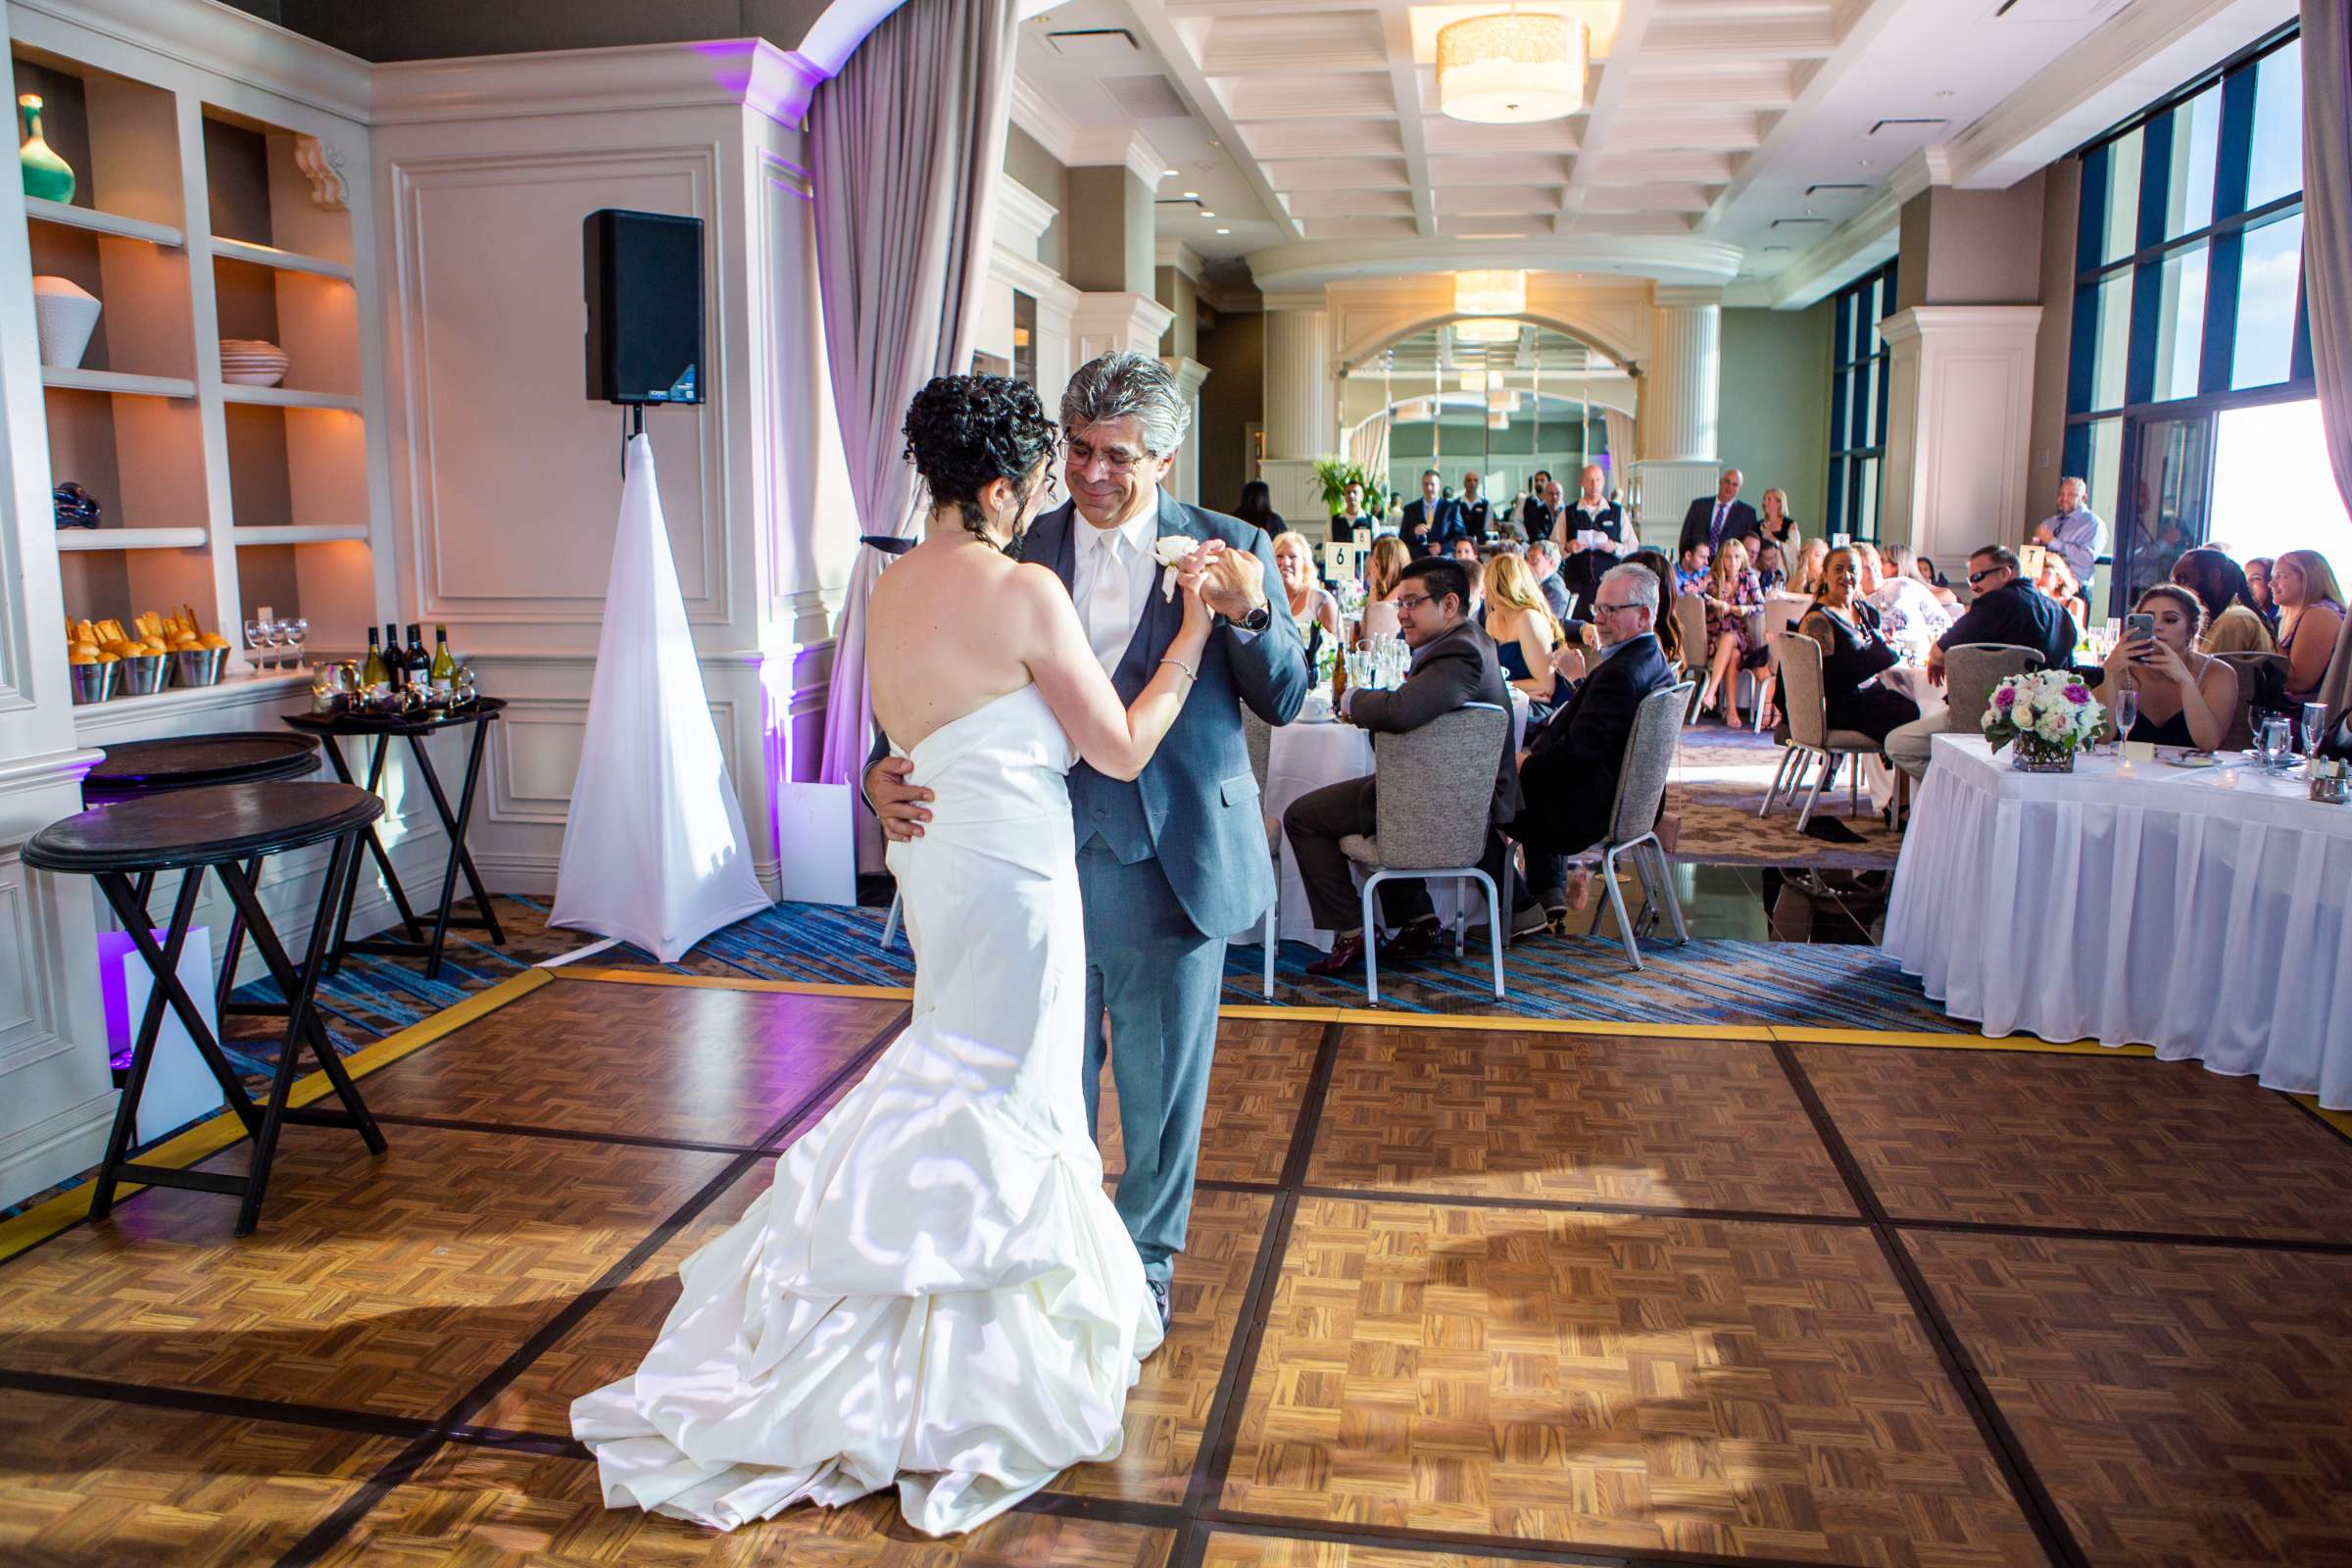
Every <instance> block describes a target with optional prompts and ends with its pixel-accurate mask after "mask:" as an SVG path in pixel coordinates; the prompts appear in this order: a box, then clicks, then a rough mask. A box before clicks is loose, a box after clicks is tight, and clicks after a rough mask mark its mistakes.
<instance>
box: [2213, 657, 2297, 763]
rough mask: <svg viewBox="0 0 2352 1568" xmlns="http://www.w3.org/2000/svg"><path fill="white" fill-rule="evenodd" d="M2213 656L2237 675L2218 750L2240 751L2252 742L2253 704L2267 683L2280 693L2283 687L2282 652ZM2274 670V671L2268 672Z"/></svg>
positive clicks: (2284, 680) (2284, 662)
mask: <svg viewBox="0 0 2352 1568" xmlns="http://www.w3.org/2000/svg"><path fill="white" fill-rule="evenodd" d="M2213 657H2214V658H2216V659H2218V660H2220V661H2221V662H2223V663H2225V664H2228V665H2229V668H2230V671H2231V673H2233V674H2235V675H2236V676H2237V705H2236V711H2234V712H2232V713H2231V714H2230V715H2229V729H2228V730H2227V731H2226V732H2225V733H2224V734H2223V736H2222V750H2223V751H2225V752H2232V751H2234V752H2242V751H2244V750H2245V749H2246V748H2247V747H2249V746H2252V745H2253V744H2254V705H2255V704H2256V703H2257V702H2259V701H2260V700H2261V698H2262V692H2263V688H2264V687H2265V686H2268V687H2270V688H2272V689H2273V690H2274V691H2277V692H2278V693H2280V694H2281V698H2282V699H2283V694H2284V693H2285V691H2286V668H2287V665H2286V656H2285V655H2284V654H2255V653H2243V654H2216V655H2214V656H2213ZM2272 672H2275V673H2272Z"/></svg>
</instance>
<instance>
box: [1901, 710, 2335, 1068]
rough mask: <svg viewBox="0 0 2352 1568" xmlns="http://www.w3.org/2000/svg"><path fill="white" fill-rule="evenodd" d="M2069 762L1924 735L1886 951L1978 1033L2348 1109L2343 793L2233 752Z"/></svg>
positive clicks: (1963, 738) (1967, 739)
mask: <svg viewBox="0 0 2352 1568" xmlns="http://www.w3.org/2000/svg"><path fill="white" fill-rule="evenodd" d="M2075 766H2076V771H2075V772H2073V773H2071V774H2034V773H2020V772H2016V771H2014V770H2012V769H2011V768H2010V766H2009V761H2008V759H2007V757H2005V756H2003V757H1998V758H1996V757H1994V756H1993V755H1992V754H1991V753H1990V751H1989V749H1988V748H1987V747H1986V745H1985V741H1984V739H1983V738H1982V737H1980V736H1972V735H1938V736H1936V758H1935V761H1934V763H1933V764H1932V765H1931V766H1930V767H1929V768H1928V776H1927V780H1926V782H1925V783H1924V784H1922V785H1921V787H1920V793H1919V804H1918V806H1917V807H1916V808H1914V809H1913V812H1912V817H1911V828H1910V831H1909V832H1908V833H1907V834H1906V835H1905V836H1904V839H1903V853H1902V858H1901V859H1900V860H1899V861H1898V862H1897V863H1896V866H1895V873H1894V894H1893V898H1892V900H1891V901H1890V903H1889V904H1888V907H1887V935H1886V938H1885V942H1884V946H1885V948H1886V951H1887V954H1888V955H1890V956H1892V957H1894V958H1895V959H1896V960H1897V961H1898V962H1899V963H1900V964H1901V965H1902V967H1903V969H1904V970H1905V971H1906V972H1908V973H1911V974H1915V975H1918V976H1919V977H1920V980H1921V983H1922V984H1923V985H1924V986H1925V988H1926V990H1927V993H1928V995H1929V996H1930V997H1932V998H1934V999H1936V1001H1938V1002H1941V1003H1942V1004H1943V1005H1944V1010H1945V1011H1947V1012H1948V1013H1950V1014H1951V1016H1953V1017H1955V1018H1965V1019H1968V1020H1970V1021H1972V1022H1978V1023H1981V1024H1983V1026H1984V1030H1985V1034H1987V1035H1995V1036H1997V1035H2005V1034H2008V1033H2010V1032H2011V1031H2013V1030H2020V1029H2022V1030H2026V1031H2028V1032H2030V1033H2033V1034H2035V1035H2039V1036H2040V1037H2041V1038H2042V1039H2044V1040H2057V1041H2067V1040H2083V1039H2089V1040H2097V1041H2099V1042H2100V1043H2102V1044H2104V1045H2110V1046H2119V1045H2150V1046H2154V1047H2155V1048H2156V1054H2158V1055H2160V1056H2163V1057H2165V1058H2166V1059H2168V1060H2176V1059H2181V1058H2193V1059H2195V1060H2199V1061H2202V1062H2204V1063H2205V1065H2206V1066H2208V1067H2210V1068H2212V1069H2213V1070H2214V1071H2215V1072H2219V1073H2226V1074H2229V1075H2230V1076H2232V1077H2242V1076H2246V1075H2249V1074H2250V1075H2253V1076H2256V1077H2259V1078H2260V1079H2261V1080H2262V1082H2263V1083H2264V1084H2266V1085H2268V1086H2269V1087H2271V1088H2273V1089H2281V1090H2287V1091H2291V1092H2293V1093H2297V1094H2316V1095H2318V1096H2319V1097H2320V1103H2322V1104H2324V1105H2327V1106H2329V1107H2330V1108H2333V1109H2339V1110H2341V1109H2347V1108H2352V893H2348V892H2347V890H2352V812H2348V811H2346V810H2345V809H2343V808H2341V807H2334V806H2319V805H2314V804H2313V803H2312V801H2311V800H2310V799H2309V797H2308V792H2307V788H2306V786H2305V784H2304V782H2303V781H2302V780H2301V779H2299V778H2274V777H2267V776H2264V775H2262V774H2260V773H2257V772H2255V771H2253V770H2251V769H2244V768H2238V769H2231V770H2229V771H2227V772H2225V771H2224V770H2222V769H2218V768H2207V769H2184V768H2176V767H2168V766H2165V765H2164V764H2162V763H2160V762H2138V763H2134V764H2133V765H2132V771H2131V773H2129V774H2126V773H2123V772H2122V771H2121V770H2120V768H2119V766H2118V764H2117V763H2116V762H2115V761H2114V760H2112V759H2108V758H2090V759H2081V758H2079V759H2077V760H2076V764H2075ZM2227 780H2233V782H2226V781H2227Z"/></svg>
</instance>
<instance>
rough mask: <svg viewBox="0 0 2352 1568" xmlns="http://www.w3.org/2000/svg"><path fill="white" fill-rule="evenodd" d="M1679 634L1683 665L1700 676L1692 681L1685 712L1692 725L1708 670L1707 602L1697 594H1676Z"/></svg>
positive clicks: (1676, 627)
mask: <svg viewBox="0 0 2352 1568" xmlns="http://www.w3.org/2000/svg"><path fill="white" fill-rule="evenodd" d="M1668 613H1669V614H1671V615H1673V616H1674V630H1675V635H1676V636H1678V637H1680V638H1681V639H1682V642H1683V668H1684V669H1685V670H1687V671H1689V672H1690V673H1691V675H1692V676H1694V677H1696V678H1695V679H1693V680H1692V681H1691V683H1690V684H1691V703H1690V708H1689V710H1688V711H1686V712H1685V713H1684V715H1683V722H1684V723H1686V724H1688V723H1690V722H1691V720H1692V719H1694V718H1696V717H1697V716H1698V692H1699V687H1700V685H1701V684H1703V683H1704V681H1705V679H1706V673H1707V602H1706V601H1705V600H1704V599H1701V598H1700V597H1699V596H1698V595H1696V594H1676V595H1675V596H1674V605H1673V608H1672V609H1671V610H1670V611H1668Z"/></svg>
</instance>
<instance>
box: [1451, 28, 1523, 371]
mask: <svg viewBox="0 0 2352 1568" xmlns="http://www.w3.org/2000/svg"><path fill="white" fill-rule="evenodd" d="M1456 25H1457V26H1458V25H1460V24H1458V23H1457V24H1456ZM1453 308H1454V310H1455V311H1456V312H1457V313H1459V314H1460V315H1462V316H1464V317H1467V318H1469V319H1467V320H1460V321H1456V322H1454V323H1453V340H1454V341H1455V342H1456V343H1508V342H1510V341H1511V340H1512V339H1514V338H1516V337H1517V336H1518V335H1519V323H1518V322H1517V321H1516V320H1513V319H1511V318H1513V317H1517V316H1523V315H1525V314H1526V312H1527V274H1526V273H1525V272H1522V271H1517V270H1508V269H1495V270H1483V271H1470V272H1456V273H1454V274H1453Z"/></svg>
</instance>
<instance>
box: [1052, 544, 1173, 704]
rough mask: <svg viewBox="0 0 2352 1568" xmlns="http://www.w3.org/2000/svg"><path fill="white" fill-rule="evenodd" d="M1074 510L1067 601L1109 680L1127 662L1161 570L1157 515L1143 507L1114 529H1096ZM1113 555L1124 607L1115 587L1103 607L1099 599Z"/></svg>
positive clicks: (1102, 601) (1101, 599)
mask: <svg viewBox="0 0 2352 1568" xmlns="http://www.w3.org/2000/svg"><path fill="white" fill-rule="evenodd" d="M1072 510H1073V515H1072V516H1071V518H1070V526H1071V527H1073V528H1075V529H1077V530H1078V561H1077V567H1076V570H1075V572H1074V574H1073V580H1072V581H1071V584H1070V597H1071V599H1072V600H1074V601H1076V603H1077V606H1078V619H1079V622H1080V624H1082V625H1084V626H1085V627H1086V640H1087V641H1088V642H1089V643H1090V644H1092V645H1093V647H1094V650H1095V658H1096V659H1097V660H1099V661H1100V662H1102V665H1103V673H1104V674H1106V675H1107V674H1110V673H1112V672H1113V671H1115V670H1116V669H1117V668H1118V667H1119V661H1120V660H1122V659H1124V658H1126V657H1127V645H1128V644H1129V643H1131V642H1133V641H1134V640H1135V629H1136V627H1138V626H1140V625H1142V624H1143V620H1144V609H1145V607H1146V605H1147V604H1148V602H1149V601H1147V600H1146V598H1145V597H1144V596H1145V595H1147V594H1149V593H1151V592H1152V581H1153V578H1154V577H1155V576H1156V575H1157V574H1158V568H1159V563H1158V561H1157V560H1156V559H1155V556H1154V551H1155V548H1156V545H1157V541H1158V538H1159V511H1158V509H1157V508H1155V507H1147V508H1145V509H1144V511H1143V512H1141V513H1140V514H1138V515H1136V516H1133V517H1131V518H1129V519H1128V520H1127V521H1125V522H1123V523H1121V524H1119V525H1118V526H1117V527H1116V528H1098V527H1096V526H1095V525H1094V524H1093V523H1091V522H1089V521H1087V520H1086V518H1085V517H1083V516H1080V515H1075V509H1072ZM1114 549H1115V551H1116V552H1117V559H1118V564H1119V566H1120V568H1121V571H1122V575H1121V578H1120V579H1119V584H1118V586H1123V587H1124V588H1125V589H1126V604H1125V605H1124V606H1123V607H1122V606H1120V605H1119V604H1118V602H1117V601H1118V593H1117V589H1116V587H1114V588H1113V590H1112V591H1111V593H1110V595H1109V596H1108V599H1107V600H1106V601H1105V600H1103V598H1102V596H1101V594H1100V590H1101V588H1102V585H1103V573H1104V571H1105V570H1106V569H1107V568H1108V567H1109V565H1110V564H1111V562H1112V560H1113V555H1112V552H1113V551H1114Z"/></svg>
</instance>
